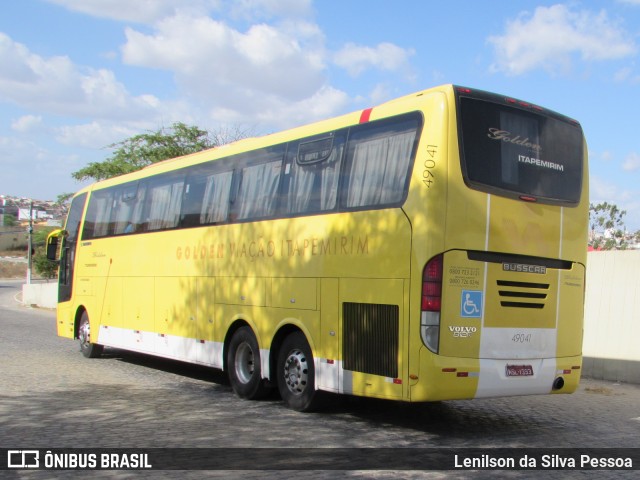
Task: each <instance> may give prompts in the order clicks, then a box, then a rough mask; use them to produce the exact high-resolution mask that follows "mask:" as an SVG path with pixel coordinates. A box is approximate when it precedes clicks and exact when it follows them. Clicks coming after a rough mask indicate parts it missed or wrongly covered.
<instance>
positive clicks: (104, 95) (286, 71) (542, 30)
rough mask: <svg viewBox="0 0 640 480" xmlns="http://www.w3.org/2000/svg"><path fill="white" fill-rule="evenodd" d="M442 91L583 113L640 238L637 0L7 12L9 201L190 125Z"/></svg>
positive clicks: (603, 176) (80, 6) (132, 5)
mask: <svg viewBox="0 0 640 480" xmlns="http://www.w3.org/2000/svg"><path fill="white" fill-rule="evenodd" d="M442 83H456V84H461V85H465V86H470V87H476V88H480V89H484V90H489V91H494V92H499V93H504V94H506V95H510V96H514V97H517V98H521V99H523V100H526V101H529V102H532V103H536V104H539V105H542V106H544V107H547V108H550V109H553V110H556V111H559V112H561V113H564V114H566V115H568V116H571V117H573V118H575V119H577V120H578V121H580V122H581V123H582V125H583V128H584V130H585V133H586V136H587V142H588V144H589V154H590V174H591V182H590V188H591V201H592V202H594V203H595V202H602V201H608V202H613V203H616V204H617V205H618V206H619V207H621V208H623V209H625V210H626V211H627V215H626V218H625V223H626V225H627V227H628V229H629V230H632V231H636V230H640V119H639V117H640V0H610V1H595V0H591V1H579V0H575V1H571V0H569V1H564V2H563V1H549V2H546V1H526V0H523V1H517V2H514V1H510V0H503V1H499V0H448V1H446V2H445V1H431V0H406V1H391V0H386V1H382V0H323V1H319V0H318V1H315V2H314V1H311V0H236V1H223V0H136V1H133V0H20V1H10V2H3V6H2V14H1V15H0V193H3V194H8V195H15V196H25V197H35V198H40V199H55V198H56V196H57V195H58V194H60V193H63V192H71V191H75V190H77V189H78V188H80V187H81V186H83V185H82V184H79V183H77V182H76V181H75V180H73V179H72V178H71V172H73V171H76V170H78V169H80V168H82V167H83V166H84V165H86V164H87V163H88V162H91V161H100V160H102V159H104V158H105V157H107V156H108V155H109V153H110V150H109V149H108V148H106V147H107V145H109V144H111V143H114V142H118V141H120V140H123V139H125V138H127V137H129V136H131V135H134V134H136V133H141V132H144V131H147V130H156V129H158V128H160V127H162V126H170V125H171V124H172V123H174V122H176V121H182V122H185V123H188V124H194V125H198V126H200V127H202V128H206V129H208V130H211V131H222V130H224V129H229V128H236V127H240V128H242V129H246V130H251V131H252V132H254V133H256V134H263V133H270V132H273V131H277V130H281V129H284V128H287V127H292V126H295V125H300V124H305V123H309V122H312V121H314V120H318V119H322V118H327V117H331V116H335V115H339V114H342V113H346V112H349V111H353V110H358V109H362V108H365V107H368V106H372V105H375V104H378V103H380V102H383V101H385V100H389V99H391V98H394V97H397V96H400V95H404V94H408V93H411V92H414V91H417V90H421V89H424V88H427V87H431V86H435V85H439V84H442Z"/></svg>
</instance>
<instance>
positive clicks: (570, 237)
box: [49, 85, 588, 411]
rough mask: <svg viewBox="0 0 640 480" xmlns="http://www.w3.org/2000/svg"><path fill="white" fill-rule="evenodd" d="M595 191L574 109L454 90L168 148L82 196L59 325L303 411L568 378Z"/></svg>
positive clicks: (74, 208)
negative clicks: (333, 402) (320, 404)
mask: <svg viewBox="0 0 640 480" xmlns="http://www.w3.org/2000/svg"><path fill="white" fill-rule="evenodd" d="M587 188H588V178H587V148H586V144H585V140H584V136H583V133H582V129H581V126H580V124H579V123H578V122H576V121H575V120H572V119H570V118H568V117H565V116H563V115H560V114H558V113H555V112H553V111H550V110H547V109H544V108H541V107H539V106H536V105H532V104H530V103H527V102H523V101H520V100H517V99H514V98H510V97H506V96H503V95H496V94H492V93H488V92H484V91H478V90H473V89H469V88H463V87H458V86H453V85H444V86H440V87H436V88H432V89H428V90H424V91H420V92H417V93H415V94H412V95H408V96H405V97H402V98H398V99H396V100H393V101H389V102H387V103H384V104H382V105H379V106H377V107H374V108H368V109H366V110H363V111H358V112H354V113H351V114H348V115H344V116H340V117H337V118H334V119H331V120H326V121H321V122H318V123H314V124H311V125H307V126H303V127H299V128H294V129H291V130H288V131H285V132H281V133H276V134H273V135H268V136H264V137H261V138H253V139H245V140H241V141H238V142H236V143H233V144H229V145H226V146H223V147H219V148H215V149H211V150H207V151H203V152H200V153H196V154H193V155H188V156H185V157H181V158H176V159H172V160H168V161H165V162H161V163H158V164H154V165H152V166H149V167H147V168H145V169H143V170H141V171H138V172H135V173H131V174H127V175H123V176H120V177H117V178H112V179H109V180H105V181H101V182H98V183H96V184H94V185H92V186H90V187H88V188H85V189H84V190H81V191H80V192H79V193H78V194H77V195H76V196H75V197H74V199H73V201H72V203H71V207H70V212H69V216H68V219H67V223H66V226H65V229H64V230H63V231H60V232H58V233H57V234H54V235H52V236H51V238H50V240H49V241H50V247H51V248H50V250H51V252H53V251H54V250H55V249H56V248H57V249H58V252H59V253H58V254H57V255H58V256H59V261H60V275H59V304H58V310H57V328H58V334H59V335H60V336H64V337H69V338H77V339H79V341H80V347H81V351H82V353H83V354H84V355H85V356H87V357H95V356H98V355H100V353H101V351H102V348H103V347H104V346H109V347H116V348H120V349H126V350H133V351H137V352H144V353H148V354H151V355H158V356H161V357H166V358H171V359H177V360H181V361H185V362H192V363H197V364H201V365H207V366H210V367H214V368H217V369H223V370H225V371H227V372H228V376H229V378H230V382H231V385H232V387H233V389H234V391H235V392H236V393H237V395H239V396H240V397H243V398H247V399H254V398H258V397H262V396H264V395H265V394H266V393H268V392H269V391H270V390H271V389H272V388H277V389H278V390H279V393H280V395H281V396H282V398H283V400H284V402H285V403H286V405H287V406H289V407H290V408H293V409H296V410H300V411H306V410H310V409H313V408H314V407H316V405H317V401H318V399H319V398H320V397H321V396H322V392H335V393H344V394H351V395H360V396H366V397H376V398H383V399H393V400H403V401H411V402H422V401H434V400H447V399H470V398H477V397H492V396H508V395H530V394H547V393H571V392H573V391H574V390H575V389H576V388H577V386H578V383H579V379H580V369H581V364H582V358H581V348H582V322H583V299H584V289H585V263H586V240H587V223H588V191H587ZM58 239H59V240H60V241H59V242H58ZM51 255H52V256H53V255H54V254H53V253H52V254H51Z"/></svg>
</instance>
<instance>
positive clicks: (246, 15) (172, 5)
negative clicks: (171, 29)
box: [46, 0, 312, 25]
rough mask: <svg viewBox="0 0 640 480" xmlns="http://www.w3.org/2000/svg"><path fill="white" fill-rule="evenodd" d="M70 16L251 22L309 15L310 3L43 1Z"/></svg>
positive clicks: (272, 0) (288, 0)
mask: <svg viewBox="0 0 640 480" xmlns="http://www.w3.org/2000/svg"><path fill="white" fill-rule="evenodd" d="M46 1H48V2H49V3H54V4H56V5H60V6H61V7H65V8H67V9H68V10H72V11H74V12H80V13H84V14H86V15H91V16H92V17H97V18H108V19H111V20H118V21H121V22H135V23H141V24H147V25H153V24H155V23H156V22H158V21H160V20H162V19H164V18H167V17H172V16H174V15H176V14H179V13H181V14H188V15H192V16H200V15H208V14H209V13H211V12H215V13H217V12H221V13H224V14H225V15H229V16H231V17H233V18H240V19H244V20H249V21H254V20H261V19H269V18H273V17H288V18H291V17H296V18H302V17H306V16H309V15H311V13H312V6H311V5H312V1H311V0H233V1H228V0H227V1H225V0H134V1H132V0H94V1H87V0H46Z"/></svg>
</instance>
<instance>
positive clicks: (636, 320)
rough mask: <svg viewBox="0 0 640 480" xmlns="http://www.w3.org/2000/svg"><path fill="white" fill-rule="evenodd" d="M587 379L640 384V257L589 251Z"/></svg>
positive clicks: (585, 357)
mask: <svg viewBox="0 0 640 480" xmlns="http://www.w3.org/2000/svg"><path fill="white" fill-rule="evenodd" d="M584 320H585V321H584V342H583V355H584V366H583V374H584V375H586V376H589V377H592V378H598V379H604V380H614V381H621V382H630V383H639V384H640V252H638V251H628V250H627V251H607V252H589V255H588V259H587V291H586V299H585V319H584Z"/></svg>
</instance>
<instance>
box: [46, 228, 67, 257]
mask: <svg viewBox="0 0 640 480" xmlns="http://www.w3.org/2000/svg"><path fill="white" fill-rule="evenodd" d="M63 232H64V230H54V231H53V232H51V233H50V234H49V235H48V236H47V259H48V260H51V261H52V262H57V261H58V260H59V258H58V244H59V240H58V239H59V238H60V237H61V236H62V235H63Z"/></svg>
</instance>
